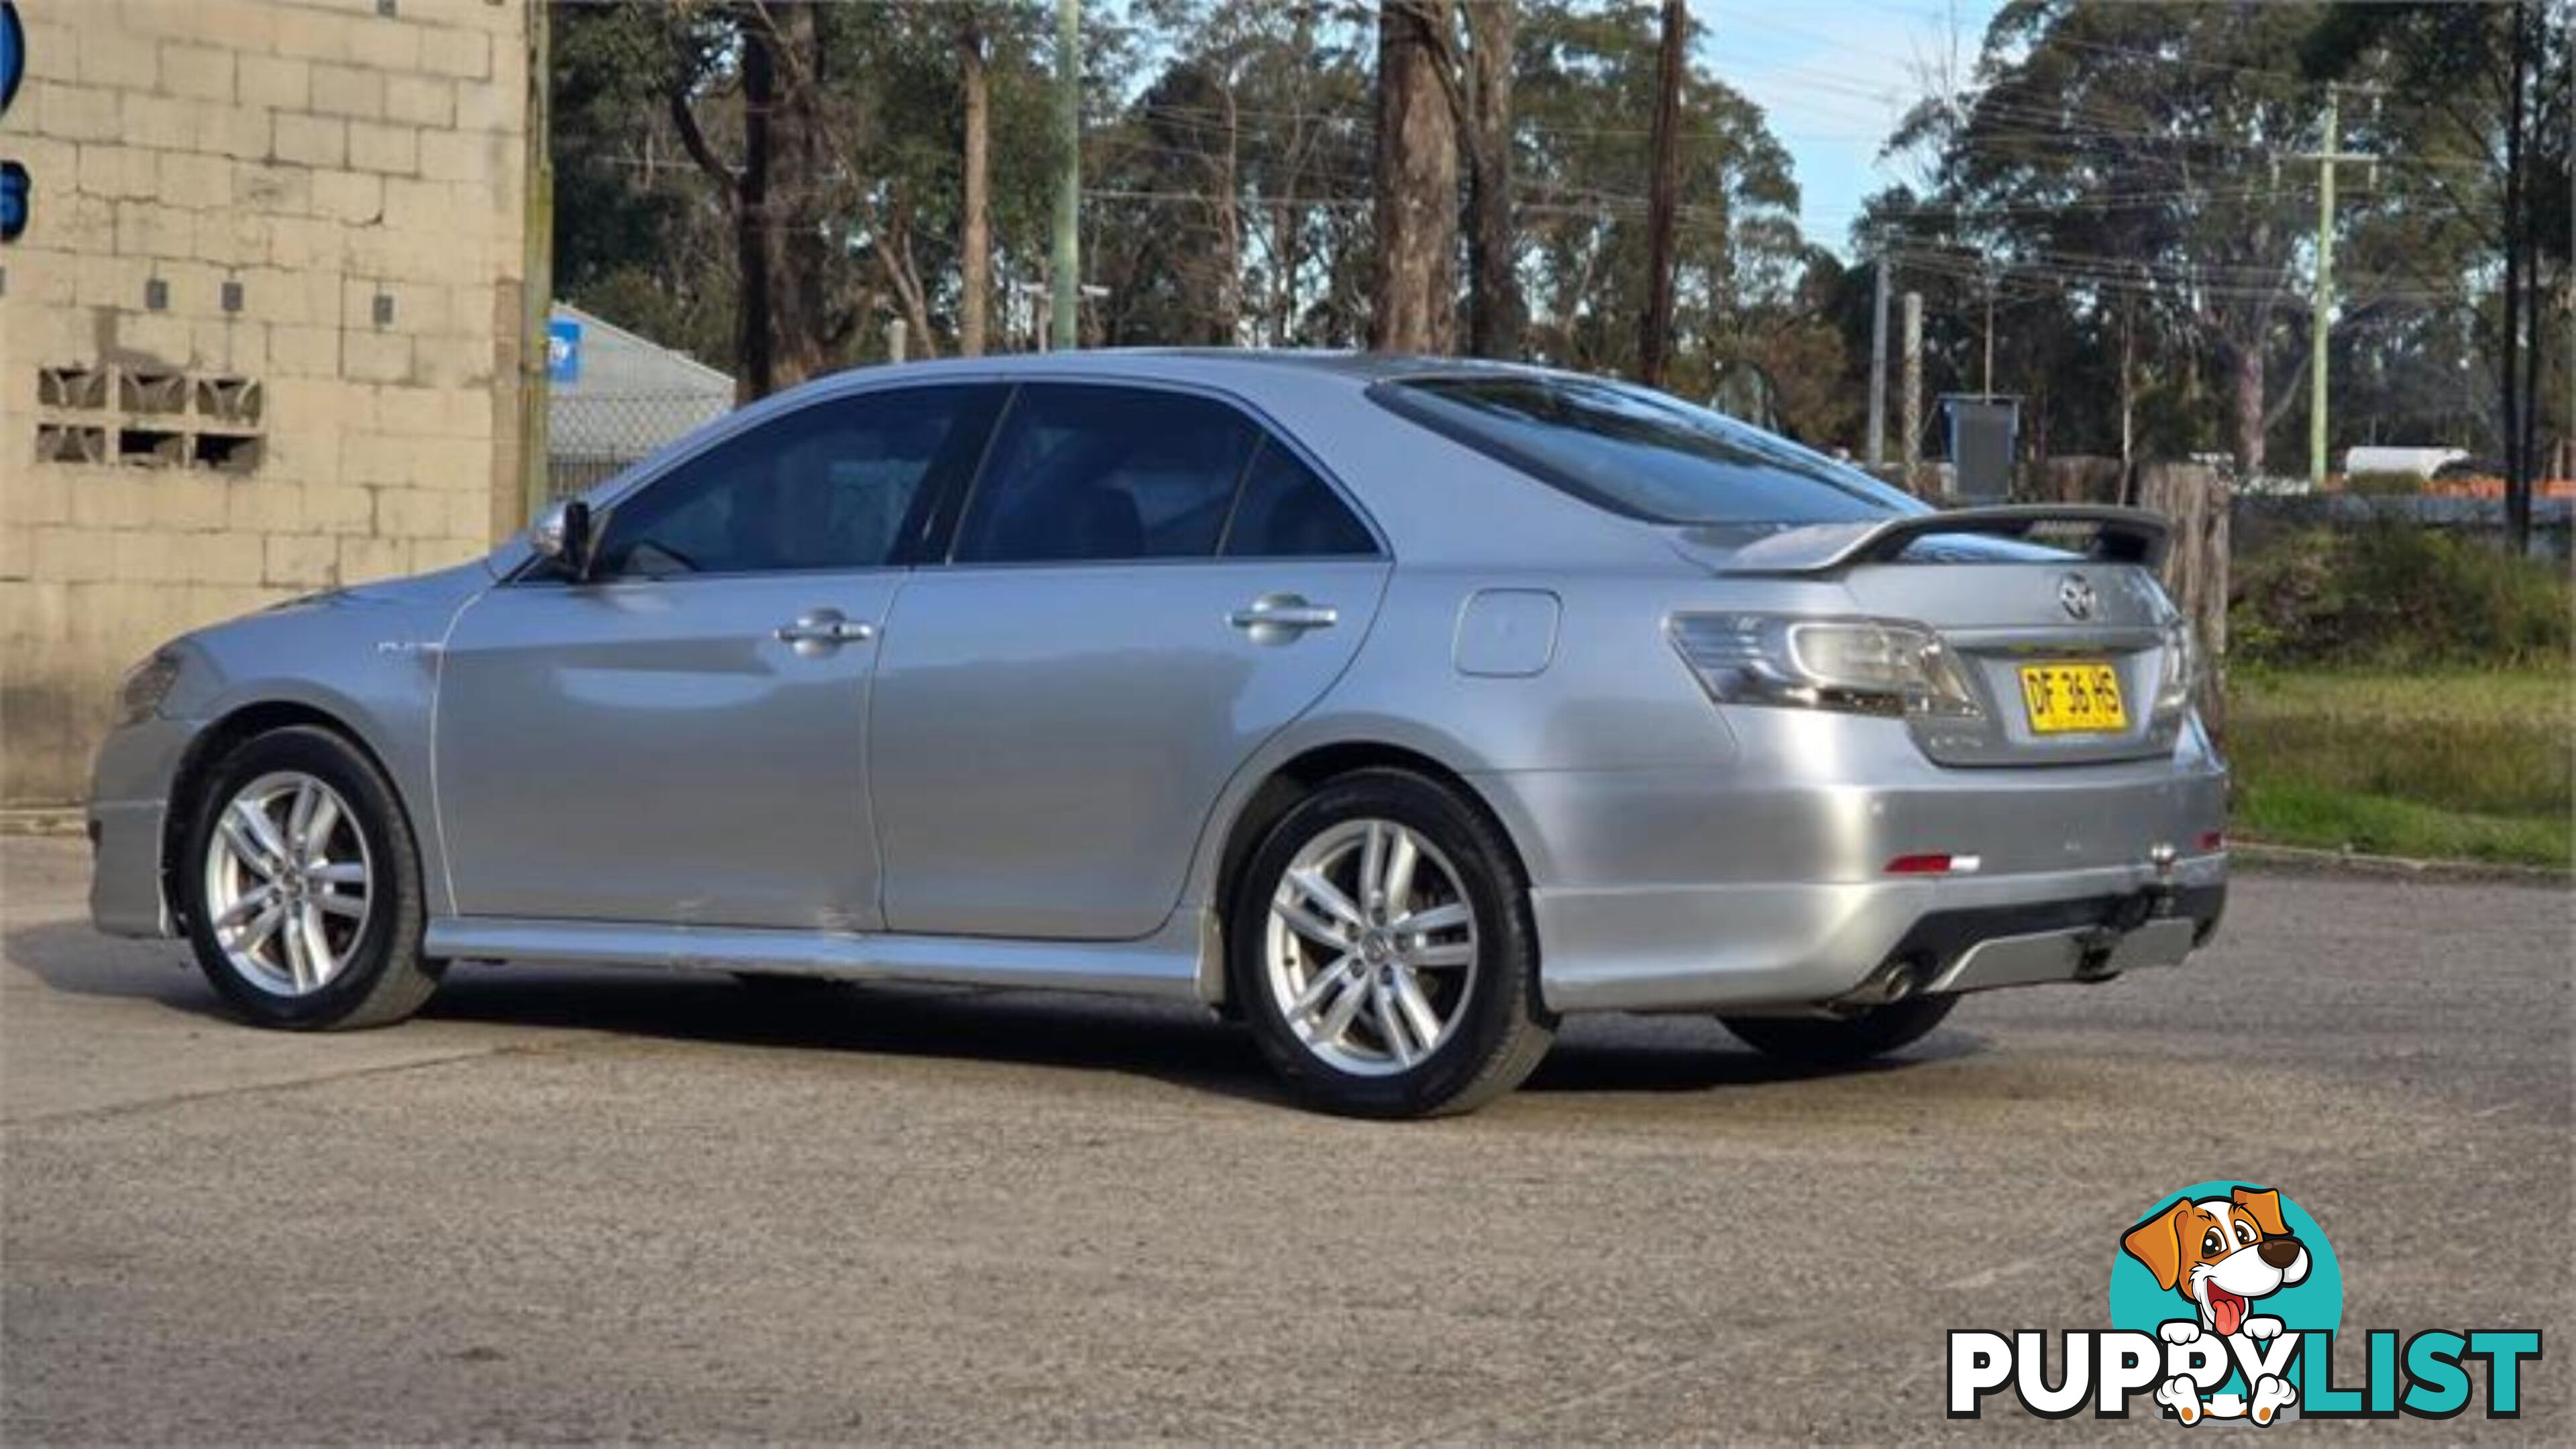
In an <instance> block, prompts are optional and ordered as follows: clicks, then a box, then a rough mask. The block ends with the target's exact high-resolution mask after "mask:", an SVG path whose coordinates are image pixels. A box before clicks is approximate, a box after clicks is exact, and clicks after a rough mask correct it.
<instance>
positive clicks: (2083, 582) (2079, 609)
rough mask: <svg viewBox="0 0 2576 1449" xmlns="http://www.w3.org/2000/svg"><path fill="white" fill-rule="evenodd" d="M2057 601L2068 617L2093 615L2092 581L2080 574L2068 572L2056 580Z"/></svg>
mask: <svg viewBox="0 0 2576 1449" xmlns="http://www.w3.org/2000/svg"><path fill="white" fill-rule="evenodd" d="M2057 602H2058V603H2059V605H2061V606H2062V607H2064V608H2065V610H2066V617H2068V618H2070V619H2090V618H2092V617H2093V582H2092V580H2090V579H2087V578H2086V577H2084V576H2083V575H2082V574H2068V575H2067V576H2066V577H2064V578H2062V579H2059V580H2058V581H2057Z"/></svg>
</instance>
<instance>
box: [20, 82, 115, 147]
mask: <svg viewBox="0 0 2576 1449" xmlns="http://www.w3.org/2000/svg"><path fill="white" fill-rule="evenodd" d="M26 91H27V93H26V94H25V95H22V96H20V97H19V98H18V104H19V105H21V106H30V107H32V108H34V109H36V111H37V118H36V119H32V120H29V121H21V120H19V119H18V115H17V111H16V109H15V108H12V109H11V111H10V129H11V130H13V131H14V130H16V129H17V128H18V127H19V126H21V125H23V126H25V127H26V128H27V129H28V130H29V131H31V132H33V133H35V134H37V135H43V136H51V137H54V138H55V139H57V140H63V141H115V140H120V139H129V138H128V137H127V135H126V131H125V127H124V123H123V120H122V117H121V114H120V108H119V105H118V96H119V93H118V92H116V91H109V90H91V89H87V88H85V87H79V86H67V85H63V84H60V83H58V82H53V81H29V82H27V83H26Z"/></svg>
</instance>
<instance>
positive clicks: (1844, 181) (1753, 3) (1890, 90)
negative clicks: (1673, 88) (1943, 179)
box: [1690, 0, 2001, 257]
mask: <svg viewBox="0 0 2576 1449" xmlns="http://www.w3.org/2000/svg"><path fill="white" fill-rule="evenodd" d="M2000 5H2001V0H1690V7H1691V15H1692V18H1693V19H1695V20H1697V21H1698V22H1699V24H1700V25H1701V26H1702V27H1703V28H1704V29H1705V31H1706V34H1705V36H1704V37H1703V38H1702V40H1701V42H1700V50H1699V58H1700V59H1701V61H1702V62H1703V63H1705V64H1706V65H1708V66H1709V67H1710V68H1711V69H1712V70H1714V71H1715V72H1716V73H1717V75H1718V76H1719V77H1720V78H1721V79H1723V80H1724V81H1725V82H1726V83H1727V84H1728V85H1730V86H1733V87H1734V88H1735V89H1736V90H1737V91H1739V92H1741V93H1743V94H1744V95H1745V96H1746V97H1748V98H1750V99H1751V100H1752V101H1753V102H1754V103H1755V104H1756V105H1759V106H1760V107H1762V109H1763V111H1764V113H1765V115H1766V116H1767V117H1768V119H1769V121H1770V125H1771V134H1772V135H1774V136H1776V137H1778V138H1779V140H1780V144H1781V145H1783V146H1785V147H1787V148H1788V150H1789V154H1790V155H1791V156H1792V157H1793V158H1794V159H1795V161H1796V163H1797V179H1798V193H1799V195H1798V204H1799V218H1798V219H1799V229H1800V230H1801V231H1803V232H1805V233H1806V235H1807V238H1808V239H1809V240H1810V241H1814V242H1817V243H1820V244H1822V245H1825V246H1828V247H1831V248H1833V249H1834V250H1835V251H1836V252H1838V253H1840V254H1842V255H1844V256H1846V257H1848V256H1850V255H1851V253H1852V247H1851V224H1852V222H1853V221H1854V220H1855V219H1857V218H1858V217H1859V215H1860V204H1861V199H1862V198H1863V197H1866V196H1868V195H1869V194H1870V193H1872V192H1874V191H1878V190H1880V189H1882V188H1884V187H1886V186H1888V185H1891V184H1893V183H1894V182H1897V181H1900V180H1911V181H1919V180H1920V178H1919V177H1910V176H1907V175H1905V174H1904V172H1903V169H1902V163H1901V162H1894V163H1882V162H1881V161H1880V160H1879V158H1878V150H1879V147H1880V145H1881V144H1882V143H1883V142H1884V141H1885V140H1886V139H1887V135H1888V133H1889V132H1890V131H1892V130H1894V129H1895V128H1896V123H1897V121H1898V120H1899V119H1900V118H1901V117H1903V116H1904V114H1905V112H1906V111H1907V110H1908V109H1910V108H1911V107H1912V106H1913V104H1914V102H1915V101H1916V100H1917V99H1919V98H1921V97H1922V96H1924V95H1926V94H1933V93H1938V92H1939V91H1940V90H1941V89H1942V88H1943V82H1942V80H1941V79H1940V78H1941V77H1942V76H1944V75H1955V76H1956V77H1957V78H1958V79H1959V80H1961V81H1963V82H1964V81H1965V80H1966V78H1967V77H1968V75H1969V73H1970V71H1971V70H1972V69H1973V68H1974V64H1975V60H1976V54H1977V47H1978V44H1979V42H1980V41H1981V40H1982V39H1983V38H1984V36H1985V33H1986V24H1987V22H1988V21H1990V20H1992V19H1993V18H1994V14H1995V11H1996V10H1997V9H1998V8H1999V7H2000Z"/></svg>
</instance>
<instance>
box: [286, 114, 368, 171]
mask: <svg viewBox="0 0 2576 1449" xmlns="http://www.w3.org/2000/svg"><path fill="white" fill-rule="evenodd" d="M270 144H271V146H272V147H273V148H274V151H275V153H276V156H277V159H278V160H280V161H292V162H294V163H296V164H297V165H299V166H345V165H347V164H348V162H349V126H348V123H347V122H346V121H342V120H337V119H334V118H332V117H329V116H294V115H286V114H280V115H279V116H278V117H277V119H276V123H275V125H274V127H273V135H272V140H271V143H270Z"/></svg>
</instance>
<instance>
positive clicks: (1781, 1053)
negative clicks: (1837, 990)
mask: <svg viewBox="0 0 2576 1449" xmlns="http://www.w3.org/2000/svg"><path fill="white" fill-rule="evenodd" d="M1958 1004H1959V998H1958V997H1956V996H1914V997H1908V998H1907V999H1905V1000H1903V1001H1896V1002H1890V1003H1889V1004H1887V1005H1885V1006H1873V1007H1870V1008H1868V1009H1867V1010H1865V1011H1862V1012H1860V1013H1858V1014H1857V1015H1853V1016H1846V1017H1838V1018H1833V1019H1827V1018H1824V1017H1814V1016H1721V1017H1719V1018H1718V1020H1719V1021H1722V1022H1724V1023H1726V1029H1727V1030H1728V1031H1731V1032H1733V1033H1735V1034H1736V1035H1737V1036H1740V1037H1742V1038H1744V1040H1745V1041H1746V1042H1747V1043H1749V1044H1750V1045H1751V1046H1752V1047H1753V1048H1754V1049H1755V1050H1757V1051H1759V1052H1761V1053H1762V1054H1763V1055H1765V1056H1773V1057H1778V1058H1780V1059H1781V1060H1782V1061H1789V1062H1800V1063H1804V1064H1806V1065H1809V1066H1841V1065H1844V1064H1847V1063H1850V1062H1857V1061H1865V1060H1867V1059H1868V1058H1870V1057H1874V1056H1880V1055H1883V1054H1884V1053H1887V1052H1892V1051H1894V1050H1896V1049H1897V1048H1898V1047H1901V1046H1905V1045H1908V1044H1910V1043H1912V1042H1915V1041H1919V1040H1921V1039H1922V1037H1923V1035H1924V1033H1926V1032H1929V1031H1930V1030H1931V1029H1932V1028H1934V1027H1936V1026H1939V1025H1940V1024H1941V1018H1943V1017H1945V1016H1948V1015H1949V1014H1950V1008H1951V1007H1954V1006H1956V1005H1958Z"/></svg>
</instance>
